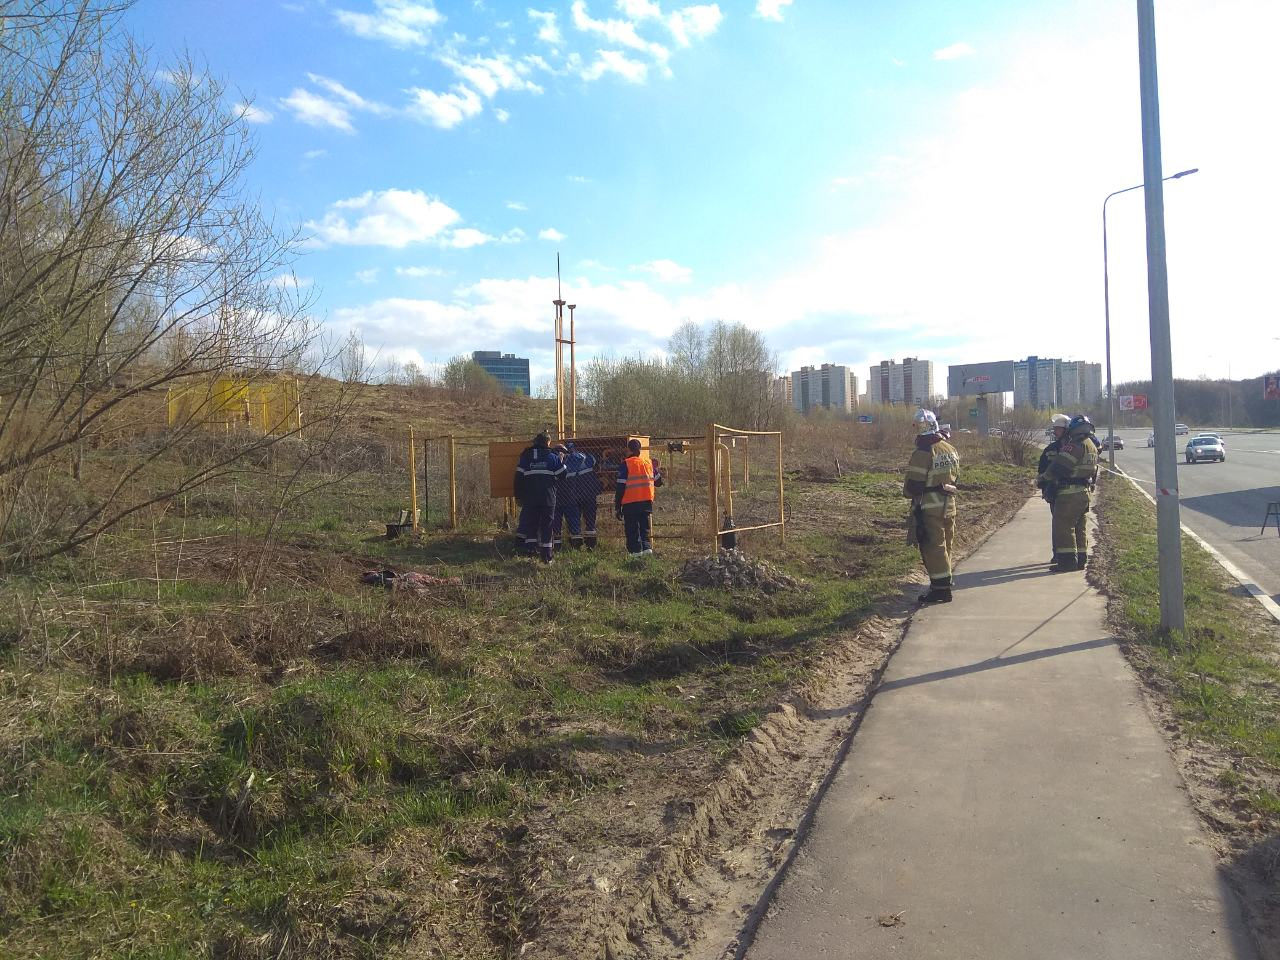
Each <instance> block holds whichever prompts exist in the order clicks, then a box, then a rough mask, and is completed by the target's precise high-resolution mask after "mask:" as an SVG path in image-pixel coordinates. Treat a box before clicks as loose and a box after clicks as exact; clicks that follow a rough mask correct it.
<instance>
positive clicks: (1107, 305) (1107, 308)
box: [1102, 167, 1200, 470]
mask: <svg viewBox="0 0 1280 960" xmlns="http://www.w3.org/2000/svg"><path fill="white" fill-rule="evenodd" d="M1199 171H1200V168H1199V167H1192V168H1191V169H1190V170H1182V171H1180V172H1178V173H1175V174H1173V175H1172V176H1168V177H1163V178H1162V179H1164V180H1177V179H1179V178H1181V177H1188V176H1190V175H1191V174H1193V173H1198V172H1199ZM1145 186H1146V184H1145V183H1140V184H1138V185H1137V186H1136V187H1125V188H1124V189H1123V190H1116V191H1115V192H1114V193H1108V194H1107V196H1106V199H1105V200H1103V201H1102V309H1103V311H1104V312H1105V314H1106V322H1107V450H1108V451H1109V456H1108V458H1107V459H1108V460H1109V461H1110V462H1111V468H1112V469H1113V470H1114V469H1115V465H1116V398H1115V393H1114V392H1113V390H1112V387H1111V276H1110V274H1109V273H1108V271H1107V201H1108V200H1110V199H1111V198H1112V197H1118V196H1119V195H1120V194H1122V193H1128V192H1129V191H1131V190H1141V189H1142V188H1143V187H1145Z"/></svg>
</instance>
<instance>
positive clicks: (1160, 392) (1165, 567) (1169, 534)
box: [1137, 0, 1186, 630]
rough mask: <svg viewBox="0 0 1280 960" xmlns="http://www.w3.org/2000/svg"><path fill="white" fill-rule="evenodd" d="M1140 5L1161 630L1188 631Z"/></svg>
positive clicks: (1153, 135) (1147, 10)
mask: <svg viewBox="0 0 1280 960" xmlns="http://www.w3.org/2000/svg"><path fill="white" fill-rule="evenodd" d="M1137 2H1138V77H1139V90H1140V94H1141V100H1142V174H1143V176H1142V179H1143V183H1144V184H1145V185H1146V186H1145V188H1144V191H1143V193H1144V196H1145V199H1146V210H1147V303H1148V305H1149V310H1150V316H1151V392H1152V394H1153V399H1154V401H1155V403H1154V407H1153V409H1152V420H1153V425H1154V426H1155V434H1156V450H1155V466H1156V539H1157V544H1158V552H1159V555H1160V626H1161V627H1162V628H1163V629H1165V630H1183V629H1185V627H1186V610H1185V608H1184V597H1183V584H1182V524H1181V521H1180V519H1179V515H1178V514H1179V511H1178V453H1177V446H1176V444H1177V439H1176V437H1175V436H1174V410H1173V400H1174V398H1173V347H1172V343H1171V341H1170V336H1169V272H1168V264H1167V262H1166V260H1165V235H1164V183H1163V175H1162V172H1161V159H1160V85H1159V82H1158V79H1157V75H1156V14H1155V5H1154V0H1137Z"/></svg>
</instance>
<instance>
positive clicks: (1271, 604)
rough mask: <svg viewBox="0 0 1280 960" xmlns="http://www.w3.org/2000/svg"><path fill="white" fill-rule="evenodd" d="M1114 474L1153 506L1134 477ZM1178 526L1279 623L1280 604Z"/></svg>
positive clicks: (1183, 525) (1238, 570)
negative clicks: (1131, 486) (1119, 476)
mask: <svg viewBox="0 0 1280 960" xmlns="http://www.w3.org/2000/svg"><path fill="white" fill-rule="evenodd" d="M1116 472H1117V473H1120V474H1121V476H1123V477H1124V478H1125V479H1126V480H1128V481H1129V482H1130V483H1132V484H1133V489H1135V490H1137V491H1138V492H1139V493H1140V494H1142V495H1143V496H1144V497H1146V498H1147V499H1148V500H1150V501H1151V505H1152V506H1155V502H1156V498H1155V497H1153V496H1151V494H1149V493H1147V491H1145V490H1143V489H1142V487H1140V486H1139V485H1138V481H1137V479H1136V478H1135V477H1131V476H1129V475H1128V474H1127V473H1123V472H1122V471H1119V470H1117V471H1116ZM1180 526H1181V527H1182V532H1183V533H1185V534H1186V535H1187V536H1188V537H1190V538H1191V539H1192V540H1194V541H1195V542H1196V543H1198V544H1200V546H1201V547H1203V548H1204V551H1205V553H1207V554H1209V556H1211V557H1213V559H1215V560H1217V561H1218V563H1219V564H1220V565H1221V566H1222V569H1223V570H1225V571H1227V573H1229V574H1230V575H1231V576H1232V577H1234V578H1235V579H1236V582H1237V583H1239V584H1240V586H1242V587H1244V588H1245V590H1247V591H1248V592H1249V595H1250V596H1251V597H1253V599H1255V600H1257V601H1258V603H1260V604H1262V609H1263V610H1265V611H1267V613H1269V614H1271V616H1272V618H1273V619H1274V620H1275V621H1276V622H1277V623H1280V604H1278V603H1276V602H1275V601H1274V600H1272V599H1271V597H1270V596H1269V595H1268V594H1267V592H1266V591H1265V590H1263V589H1262V588H1261V587H1260V586H1258V585H1257V584H1256V583H1254V582H1253V581H1252V580H1251V579H1249V575H1248V574H1247V573H1245V572H1244V571H1243V570H1241V569H1240V568H1239V567H1237V566H1236V565H1235V564H1234V563H1232V562H1231V561H1230V560H1228V559H1227V558H1226V557H1224V556H1223V555H1222V554H1221V553H1220V552H1219V551H1218V548H1217V547H1215V546H1213V545H1212V544H1210V543H1209V542H1208V541H1206V540H1205V539H1204V537H1202V536H1200V534H1198V533H1196V532H1195V531H1194V530H1191V529H1190V528H1188V527H1187V525H1186V524H1185V523H1183V524H1180Z"/></svg>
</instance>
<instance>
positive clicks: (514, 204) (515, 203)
mask: <svg viewBox="0 0 1280 960" xmlns="http://www.w3.org/2000/svg"><path fill="white" fill-rule="evenodd" d="M507 209H508V210H518V211H520V212H521V213H523V212H524V211H526V210H528V209H529V208H528V207H527V206H526V205H525V204H523V203H521V202H520V201H519V200H508V201H507Z"/></svg>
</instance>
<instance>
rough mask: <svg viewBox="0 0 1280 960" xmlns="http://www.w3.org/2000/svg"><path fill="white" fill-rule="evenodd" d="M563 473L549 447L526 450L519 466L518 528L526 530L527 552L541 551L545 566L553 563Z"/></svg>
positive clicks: (558, 460)
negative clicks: (558, 487)
mask: <svg viewBox="0 0 1280 960" xmlns="http://www.w3.org/2000/svg"><path fill="white" fill-rule="evenodd" d="M563 473H564V464H563V463H561V462H560V457H559V456H558V455H556V454H555V453H552V452H551V451H550V450H548V449H547V448H546V447H527V448H526V449H525V451H524V452H523V453H521V454H520V460H519V462H518V463H517V464H516V477H515V494H516V500H518V501H519V502H520V521H519V523H518V524H517V525H516V529H517V530H521V531H524V545H525V550H526V552H528V553H534V552H535V551H540V552H541V554H542V559H543V561H544V562H545V563H550V562H551V552H552V541H551V537H552V533H553V529H552V522H553V521H554V519H555V513H556V482H557V481H558V480H559V478H560V476H561V475H562V474H563Z"/></svg>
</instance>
